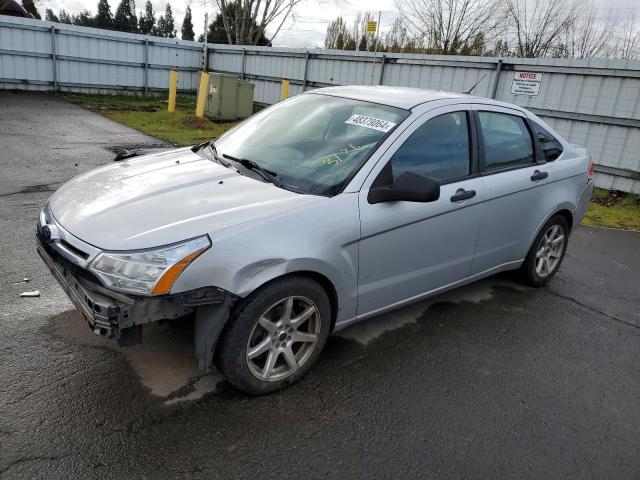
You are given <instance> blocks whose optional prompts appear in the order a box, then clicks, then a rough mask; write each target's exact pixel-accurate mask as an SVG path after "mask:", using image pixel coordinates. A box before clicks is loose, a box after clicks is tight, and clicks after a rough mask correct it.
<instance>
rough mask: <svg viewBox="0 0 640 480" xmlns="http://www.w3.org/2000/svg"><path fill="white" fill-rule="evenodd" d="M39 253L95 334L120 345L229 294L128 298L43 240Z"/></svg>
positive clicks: (211, 290)
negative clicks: (154, 325)
mask: <svg viewBox="0 0 640 480" xmlns="http://www.w3.org/2000/svg"><path fill="white" fill-rule="evenodd" d="M37 250H38V254H39V255H40V258H42V260H43V261H44V263H45V264H46V266H47V267H48V268H49V270H50V271H51V273H52V274H53V276H54V278H55V279H56V280H57V282H58V283H59V284H60V286H61V287H62V289H63V290H64V291H65V293H66V294H67V296H68V297H69V299H70V300H71V302H72V303H73V304H74V306H75V307H76V309H77V310H78V311H79V312H80V313H81V314H82V316H83V317H84V319H85V320H86V322H87V323H88V325H89V327H90V328H91V329H92V330H93V332H94V333H96V334H97V335H101V336H105V337H108V338H112V339H115V340H117V341H118V343H119V344H120V345H133V344H136V343H140V342H141V341H142V326H143V325H144V324H146V323H149V322H157V321H160V320H170V319H176V318H180V317H183V316H185V315H189V314H190V313H192V312H194V310H195V309H196V307H198V306H201V305H211V304H222V303H226V301H227V297H228V294H227V292H225V291H224V290H221V289H219V288H216V287H204V288H200V289H197V290H193V291H190V292H185V293H179V294H174V295H163V296H159V297H138V296H130V295H125V294H122V293H119V292H114V291H111V290H108V289H106V288H104V287H103V286H102V285H99V284H98V283H97V281H94V279H93V278H92V277H93V275H92V274H91V273H90V272H89V271H88V270H86V269H83V268H81V267H79V266H78V265H75V264H73V263H72V262H70V261H69V260H67V259H66V258H64V257H63V256H62V255H60V254H59V253H58V252H56V250H55V249H54V247H52V246H51V244H49V243H46V242H45V241H43V239H42V238H40V236H38V241H37ZM96 280H97V279H96Z"/></svg>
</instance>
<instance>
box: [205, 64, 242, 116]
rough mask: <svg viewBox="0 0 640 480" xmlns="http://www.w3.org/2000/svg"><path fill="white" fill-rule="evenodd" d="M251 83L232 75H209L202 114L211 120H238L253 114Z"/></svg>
mask: <svg viewBox="0 0 640 480" xmlns="http://www.w3.org/2000/svg"><path fill="white" fill-rule="evenodd" d="M253 88H254V85H253V83H249V82H247V81H245V80H240V79H239V78H238V77H235V76H233V75H224V74H222V73H210V74H209V89H208V91H207V103H206V105H205V108H204V114H205V115H206V116H207V117H209V118H211V119H213V120H238V119H239V118H247V117H249V116H251V114H252V113H253Z"/></svg>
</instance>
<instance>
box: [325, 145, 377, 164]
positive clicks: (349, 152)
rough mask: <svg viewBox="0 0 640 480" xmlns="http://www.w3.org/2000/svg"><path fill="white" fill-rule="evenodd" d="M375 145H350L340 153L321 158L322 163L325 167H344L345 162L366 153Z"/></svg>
mask: <svg viewBox="0 0 640 480" xmlns="http://www.w3.org/2000/svg"><path fill="white" fill-rule="evenodd" d="M374 145H375V143H369V144H367V145H362V146H360V145H349V146H348V147H344V148H341V149H340V150H339V151H337V152H334V153H329V154H328V155H324V156H322V157H320V159H319V160H320V162H321V163H323V164H324V165H336V166H337V165H342V164H343V163H344V162H348V161H349V160H351V159H353V158H354V157H356V156H358V155H359V154H361V153H366V152H367V151H369V149H370V148H371V147H373V146H374Z"/></svg>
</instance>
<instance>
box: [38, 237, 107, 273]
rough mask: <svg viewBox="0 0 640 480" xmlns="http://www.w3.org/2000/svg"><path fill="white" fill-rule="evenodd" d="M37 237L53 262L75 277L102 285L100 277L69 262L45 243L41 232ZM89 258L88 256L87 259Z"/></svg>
mask: <svg viewBox="0 0 640 480" xmlns="http://www.w3.org/2000/svg"><path fill="white" fill-rule="evenodd" d="M36 237H37V238H38V241H39V242H40V245H41V246H42V248H44V249H45V250H46V251H47V253H48V254H49V255H50V256H51V258H52V259H53V261H54V262H56V263H57V264H58V265H60V266H62V267H63V268H65V269H66V270H68V271H69V272H71V274H72V275H73V276H74V277H77V278H83V279H85V280H88V281H90V282H93V283H95V284H97V285H101V282H100V280H99V279H98V277H96V276H95V275H94V274H93V273H91V272H90V271H89V270H86V269H84V268H81V267H79V266H78V265H75V264H73V263H71V262H70V261H69V260H67V259H66V258H64V257H63V256H62V255H60V254H59V253H58V252H57V251H56V250H55V249H53V248H51V245H50V244H49V243H47V242H45V241H44V239H43V238H42V234H41V233H40V231H38V232H37V233H36ZM65 247H66V245H65ZM83 253H84V252H83ZM85 255H86V254H85ZM87 257H88V255H87V256H86V257H85V258H87Z"/></svg>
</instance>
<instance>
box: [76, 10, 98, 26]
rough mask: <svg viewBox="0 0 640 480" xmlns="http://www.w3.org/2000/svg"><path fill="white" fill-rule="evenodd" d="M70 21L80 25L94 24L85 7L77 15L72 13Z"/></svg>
mask: <svg viewBox="0 0 640 480" xmlns="http://www.w3.org/2000/svg"><path fill="white" fill-rule="evenodd" d="M71 23H73V24H74V25H78V26H80V27H93V26H94V25H95V23H94V19H93V16H92V15H91V12H90V11H89V10H86V9H85V10H82V11H81V12H80V13H78V14H77V15H72V16H71Z"/></svg>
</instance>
